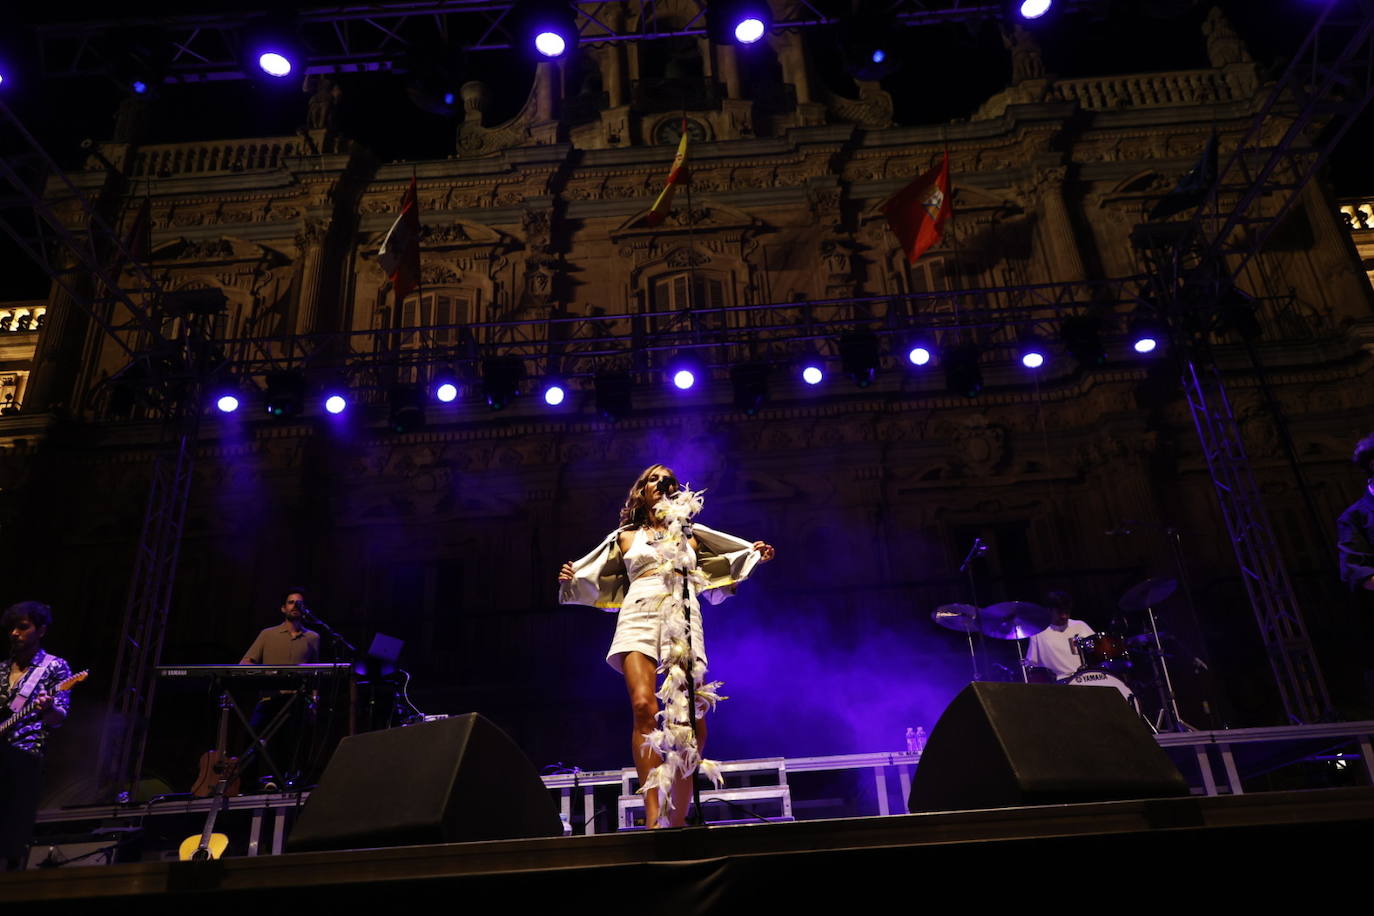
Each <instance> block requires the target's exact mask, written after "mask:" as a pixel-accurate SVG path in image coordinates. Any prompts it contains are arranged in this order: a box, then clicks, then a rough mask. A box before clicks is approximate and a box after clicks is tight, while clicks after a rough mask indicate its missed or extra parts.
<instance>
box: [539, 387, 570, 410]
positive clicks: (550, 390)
mask: <svg viewBox="0 0 1374 916" xmlns="http://www.w3.org/2000/svg"><path fill="white" fill-rule="evenodd" d="M567 396H568V393H567V391H565V390H564V389H563V386H562V385H550V386H549V387H547V388H545V389H544V403H545V404H548V405H549V406H550V407H557V406H558V405H559V404H562V403H563V399H564V398H566V397H567Z"/></svg>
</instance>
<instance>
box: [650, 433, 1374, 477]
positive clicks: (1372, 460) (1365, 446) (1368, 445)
mask: <svg viewBox="0 0 1374 916" xmlns="http://www.w3.org/2000/svg"><path fill="white" fill-rule="evenodd" d="M1350 457H1351V460H1352V461H1354V462H1355V463H1356V464H1358V465H1359V466H1360V470H1361V471H1364V472H1365V473H1366V474H1368V475H1369V476H1371V477H1374V433H1370V434H1369V435H1367V436H1365V437H1364V438H1363V439H1361V440H1360V441H1359V442H1358V443H1356V444H1355V454H1354V455H1352V456H1350ZM650 470H652V468H651V469H650Z"/></svg>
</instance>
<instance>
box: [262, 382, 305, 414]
mask: <svg viewBox="0 0 1374 916" xmlns="http://www.w3.org/2000/svg"><path fill="white" fill-rule="evenodd" d="M304 406H305V376H303V375H301V374H300V373H299V372H269V373H267V392H266V394H265V395H264V396H263V407H264V408H265V409H266V410H267V413H268V414H270V415H271V416H274V417H282V418H286V417H295V416H299V415H300V412H301V409H302V408H303V407H304Z"/></svg>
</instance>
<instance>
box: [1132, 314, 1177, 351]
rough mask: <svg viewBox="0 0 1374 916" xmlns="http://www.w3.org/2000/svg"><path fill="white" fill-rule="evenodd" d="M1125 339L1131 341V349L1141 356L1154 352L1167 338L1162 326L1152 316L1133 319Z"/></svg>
mask: <svg viewBox="0 0 1374 916" xmlns="http://www.w3.org/2000/svg"><path fill="white" fill-rule="evenodd" d="M1127 339H1128V340H1129V341H1130V343H1131V349H1132V350H1134V351H1135V352H1136V353H1139V354H1140V355H1142V356H1144V355H1146V354H1149V353H1153V352H1155V351H1156V350H1158V349H1159V348H1160V347H1161V346H1162V345H1163V344H1164V342H1165V341H1166V340H1167V338H1166V337H1165V334H1164V328H1163V326H1161V325H1160V324H1159V322H1157V321H1155V320H1154V319H1153V318H1136V319H1135V320H1133V321H1132V322H1131V327H1130V331H1129V332H1128V334H1127Z"/></svg>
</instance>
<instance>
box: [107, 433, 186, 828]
mask: <svg viewBox="0 0 1374 916" xmlns="http://www.w3.org/2000/svg"><path fill="white" fill-rule="evenodd" d="M198 413H199V412H198V411H197V412H188V413H187V415H186V417H185V418H184V419H183V420H182V423H181V429H180V430H179V431H178V435H177V436H176V438H175V440H174V443H173V445H172V447H171V448H170V449H169V450H164V451H163V452H161V453H159V454H158V456H157V458H156V459H155V461H154V463H153V473H152V481H151V486H150V487H149V490H148V499H147V502H146V504H145V508H144V515H143V530H142V531H141V532H140V534H139V539H138V548H137V552H136V554H135V557H134V572H133V578H132V579H131V580H130V583H129V592H128V597H127V599H126V601H125V604H124V621H123V625H122V626H121V628H120V637H119V651H118V655H117V657H116V659H115V668H114V679H113V681H112V683H111V685H110V696H109V699H108V700H107V702H106V715H105V730H104V732H103V733H102V735H101V739H100V750H99V754H98V756H97V767H98V769H97V772H98V776H99V783H98V784H99V786H100V788H101V791H102V792H103V793H109V792H112V793H114V795H115V797H116V798H117V799H118V800H119V801H121V802H125V801H129V800H131V799H132V798H133V795H134V791H135V789H136V788H137V782H138V779H139V778H140V775H141V774H142V772H143V753H144V750H145V748H146V747H147V743H148V723H149V721H150V720H151V718H152V712H153V698H154V695H155V692H156V688H157V665H158V663H159V661H160V660H161V658H162V643H163V639H164V638H165V636H166V633H167V617H168V613H169V611H170V608H171V602H172V588H173V586H174V585H175V584H176V569H177V561H178V559H179V558H180V556H181V533H182V528H183V526H184V525H185V522H186V506H187V504H188V503H189V502H190V493H191V480H192V476H193V475H192V470H193V465H194V459H195V442H196V419H197V417H198Z"/></svg>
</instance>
